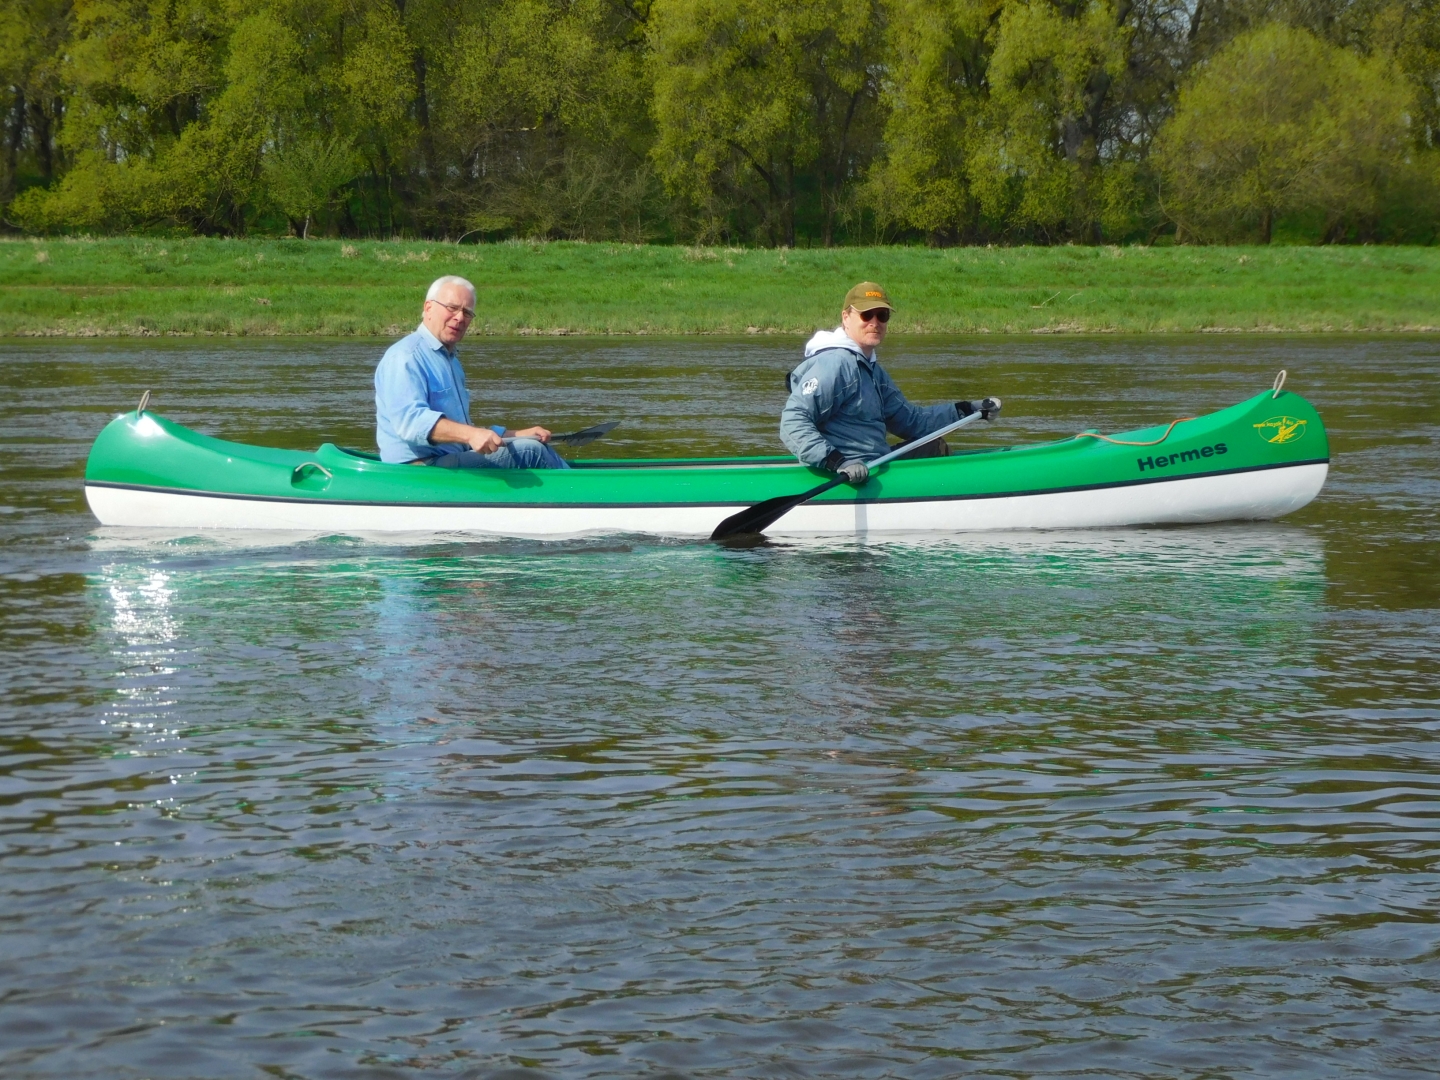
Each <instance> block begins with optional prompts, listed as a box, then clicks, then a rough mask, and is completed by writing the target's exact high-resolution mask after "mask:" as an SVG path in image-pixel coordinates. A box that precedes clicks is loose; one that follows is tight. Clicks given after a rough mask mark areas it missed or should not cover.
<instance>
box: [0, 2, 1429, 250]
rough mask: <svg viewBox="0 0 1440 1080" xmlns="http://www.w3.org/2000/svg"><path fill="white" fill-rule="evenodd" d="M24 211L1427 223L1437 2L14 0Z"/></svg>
mask: <svg viewBox="0 0 1440 1080" xmlns="http://www.w3.org/2000/svg"><path fill="white" fill-rule="evenodd" d="M0 118H3V132H0V137H3V153H0V218H3V221H4V224H5V227H6V228H8V229H12V230H23V231H28V232H89V233H98V232H124V231H133V230H155V229H165V230H177V231H187V232H193V233H198V234H205V235H245V234H257V233H259V234H277V233H281V234H283V233H294V234H296V235H302V236H306V235H308V236H315V235H342V236H391V235H400V234H403V235H410V236H431V237H449V238H451V239H458V238H474V239H501V238H506V237H546V238H571V239H592V240H600V239H620V240H626V241H633V242H649V241H667V242H699V243H740V244H768V245H796V244H812V245H830V244H834V243H876V242H896V241H901V242H925V243H930V244H939V245H946V244H974V243H1063V242H1080V243H1098V242H1112V243H1114V242H1137V241H1140V242H1154V241H1156V240H1157V239H1161V238H1165V237H1173V238H1174V239H1175V240H1177V241H1180V242H1186V241H1193V242H1224V241H1255V240H1259V241H1263V242H1269V241H1270V240H1271V239H1272V237H1274V236H1276V235H1277V230H1278V231H1279V233H1280V234H1281V235H1285V236H1289V237H1292V238H1295V239H1299V240H1311V241H1323V242H1346V241H1351V242H1356V241H1359V242H1369V241H1392V242H1420V243H1429V242H1432V241H1433V240H1434V239H1435V237H1436V233H1437V228H1440V148H1437V141H1440V4H1437V3H1436V2H1435V0H826V2H823V3H822V2H819V0H446V2H444V3H441V2H439V0H289V2H279V0H223V2H221V3H216V2H215V0H4V3H3V7H0Z"/></svg>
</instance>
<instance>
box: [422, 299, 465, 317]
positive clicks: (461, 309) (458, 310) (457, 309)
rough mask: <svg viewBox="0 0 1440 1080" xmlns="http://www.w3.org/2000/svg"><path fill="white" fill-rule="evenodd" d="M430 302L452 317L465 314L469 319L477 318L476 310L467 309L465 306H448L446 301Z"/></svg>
mask: <svg viewBox="0 0 1440 1080" xmlns="http://www.w3.org/2000/svg"><path fill="white" fill-rule="evenodd" d="M430 302H431V303H432V304H439V305H440V306H441V307H443V308H444V309H445V310H446V311H448V312H450V314H451V315H455V314H464V316H465V318H467V319H473V318H475V309H474V308H469V307H466V306H465V305H464V304H447V303H446V302H445V301H444V300H431V301H430Z"/></svg>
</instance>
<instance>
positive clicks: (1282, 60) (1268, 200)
mask: <svg viewBox="0 0 1440 1080" xmlns="http://www.w3.org/2000/svg"><path fill="white" fill-rule="evenodd" d="M1410 102H1411V92H1410V90H1409V88H1408V87H1406V86H1405V85H1404V83H1403V81H1402V79H1401V78H1400V77H1399V75H1398V73H1397V72H1396V71H1395V69H1394V66H1393V64H1392V63H1391V62H1390V61H1389V60H1388V59H1387V58H1386V57H1383V56H1377V57H1370V58H1366V57H1360V56H1356V55H1355V54H1354V53H1351V52H1348V51H1347V50H1344V49H1342V48H1340V47H1338V46H1335V45H1331V44H1328V43H1326V42H1324V41H1321V40H1320V39H1319V38H1317V37H1316V36H1315V35H1313V34H1311V33H1309V32H1308V31H1306V30H1301V29H1297V28H1294V27H1289V26H1284V25H1280V24H1273V23H1272V24H1270V25H1267V26H1264V27H1262V28H1260V29H1259V30H1255V31H1251V32H1249V33H1246V34H1243V35H1241V36H1240V37H1238V38H1236V39H1235V40H1234V41H1233V42H1231V43H1230V44H1229V45H1228V46H1226V48H1224V49H1223V50H1221V51H1220V52H1219V53H1218V54H1216V55H1215V56H1214V57H1212V58H1211V59H1210V60H1209V61H1208V62H1207V63H1205V64H1204V65H1202V66H1201V67H1200V68H1199V70H1198V71H1197V72H1196V74H1195V77H1194V78H1193V79H1192V80H1191V81H1190V82H1189V83H1188V84H1187V85H1186V86H1185V87H1184V89H1183V90H1182V91H1181V93H1180V96H1179V102H1178V105H1177V108H1176V112H1175V116H1174V118H1173V119H1172V120H1171V121H1170V122H1169V124H1168V125H1167V126H1166V127H1165V129H1164V130H1163V131H1162V132H1161V135H1160V139H1159V142H1158V144H1157V147H1156V159H1157V163H1158V165H1159V167H1160V170H1161V174H1162V176H1163V179H1164V188H1163V195H1164V204H1165V209H1166V210H1167V212H1169V213H1170V214H1171V215H1172V216H1173V217H1174V219H1175V220H1176V221H1177V222H1178V223H1179V225H1180V227H1181V229H1182V230H1183V232H1184V234H1186V235H1189V236H1192V237H1195V238H1217V239H1223V238H1227V237H1231V236H1236V235H1239V234H1241V233H1243V232H1245V231H1248V230H1254V232H1256V233H1258V235H1259V238H1260V240H1261V241H1262V242H1264V243H1269V242H1270V239H1271V237H1272V235H1273V231H1274V225H1275V220H1276V218H1277V217H1279V216H1281V215H1284V214H1293V213H1297V212H1301V211H1306V210H1318V211H1323V212H1325V213H1326V214H1327V215H1328V216H1329V218H1330V220H1331V230H1333V228H1334V223H1335V222H1336V221H1340V220H1343V219H1344V218H1345V217H1347V216H1359V217H1368V218H1371V219H1373V218H1374V217H1375V215H1376V214H1377V212H1378V210H1379V200H1380V198H1381V195H1382V193H1383V191H1384V190H1385V188H1386V186H1387V185H1388V184H1389V183H1390V182H1391V181H1392V179H1393V178H1395V177H1396V176H1397V174H1398V173H1400V172H1401V171H1402V170H1403V168H1404V166H1405V163H1406V155H1407V150H1408V148H1409V146H1410V145H1412V144H1411V140H1410V136H1409V131H1408V128H1407V119H1408V109H1409V106H1410Z"/></svg>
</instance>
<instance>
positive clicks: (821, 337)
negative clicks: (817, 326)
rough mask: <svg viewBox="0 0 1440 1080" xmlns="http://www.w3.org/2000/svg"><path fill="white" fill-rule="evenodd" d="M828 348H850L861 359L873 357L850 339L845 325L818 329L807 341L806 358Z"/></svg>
mask: <svg viewBox="0 0 1440 1080" xmlns="http://www.w3.org/2000/svg"><path fill="white" fill-rule="evenodd" d="M826 349H849V350H850V351H851V352H853V353H854V354H855V355H856V356H858V357H860V359H861V360H869V359H872V357H868V356H866V355H865V350H864V349H862V348H860V346H859V345H856V344H855V342H853V341H851V340H850V335H849V334H847V333H845V328H844V327H843V326H837V327H836V328H835V329H834V330H816V331H815V336H814V337H812V338H811V339H810V340H809V341H807V342H806V343H805V359H806V360H809V359H810V357H812V356H814V355H815V354H816V353H818V352H824V351H825V350H826Z"/></svg>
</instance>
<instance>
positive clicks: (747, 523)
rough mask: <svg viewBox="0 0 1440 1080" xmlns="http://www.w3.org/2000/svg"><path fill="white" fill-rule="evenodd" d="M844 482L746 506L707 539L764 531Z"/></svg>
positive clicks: (901, 450)
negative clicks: (802, 505)
mask: <svg viewBox="0 0 1440 1080" xmlns="http://www.w3.org/2000/svg"><path fill="white" fill-rule="evenodd" d="M981 415H982V413H981V412H980V410H978V409H977V410H976V411H975V412H973V413H971V414H970V415H969V416H964V417H961V418H960V419H959V420H956V421H955V423H953V424H951V425H950V426H949V427H943V428H941V429H940V430H939V431H932V432H930V434H929V435H922V436H921V437H920V438H918V439H915V440H913V441H911V442H908V443H906V444H905V445H904V446H897V447H896V448H895V449H894V450H891V451H890V453H888V454H881V455H880V456H879V457H877V458H876V459H875V460H874V461H867V462H866V463H865V464H866V465H867V466H868V467H869V468H870V469H871V470H872V471H873V470H874V469H877V468H879V467H880V466H881V465H884V464H885V463H886V462H887V461H894V460H895V459H896V458H898V457H901V456H902V455H904V454H908V453H910V451H911V450H914V449H915V448H916V447H918V446H924V445H925V444H926V443H928V442H931V441H933V440H935V439H938V438H940V436H941V435H948V434H949V433H950V432H952V431H955V430H956V429H958V428H962V427H964V426H965V425H966V424H970V423H974V422H975V421H976V420H979V419H980V417H981ZM843 483H845V481H844V479H843V478H842V477H839V476H837V477H836V478H835V479H834V480H827V481H826V482H825V483H823V484H821V485H820V486H819V487H813V488H811V489H810V490H809V491H807V492H805V493H804V494H802V495H777V496H776V497H775V498H773V499H766V500H765V501H764V502H758V503H756V504H755V505H754V506H748V507H746V508H745V509H744V510H741V511H740V512H739V513H738V514H731V515H730V516H729V517H727V518H726V519H725V520H724V521H722V522H720V524H719V525H716V526H715V531H714V532H712V533H711V534H710V539H711V540H728V539H729V538H730V537H732V536H743V535H745V534H747V533H760V532H764V531H765V530H766V529H768V528H769V527H770V526H771V525H773V524H775V522H777V521H779V520H780V519H781V518H782V517H784V516H785V515H786V514H788V513H789V512H790V511H791V510H794V509H795V507H797V506H799V505H800V504H801V503H803V502H809V501H810V500H811V499H813V498H814V497H815V496H816V495H819V494H821V493H822V492H826V491H829V490H830V489H831V488H833V487H835V486H836V485H837V484H843Z"/></svg>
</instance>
